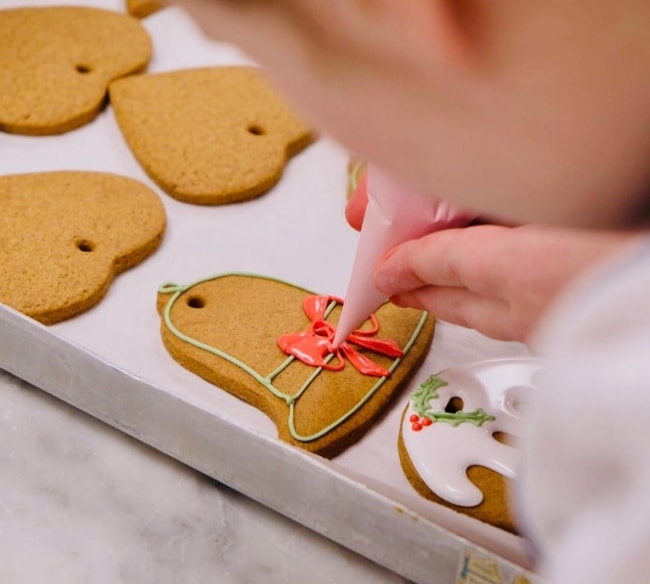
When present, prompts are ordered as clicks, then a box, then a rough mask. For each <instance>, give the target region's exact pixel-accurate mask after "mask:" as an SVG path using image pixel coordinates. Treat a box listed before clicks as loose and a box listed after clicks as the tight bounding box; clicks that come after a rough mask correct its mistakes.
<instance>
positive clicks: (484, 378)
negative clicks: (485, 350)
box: [401, 359, 541, 507]
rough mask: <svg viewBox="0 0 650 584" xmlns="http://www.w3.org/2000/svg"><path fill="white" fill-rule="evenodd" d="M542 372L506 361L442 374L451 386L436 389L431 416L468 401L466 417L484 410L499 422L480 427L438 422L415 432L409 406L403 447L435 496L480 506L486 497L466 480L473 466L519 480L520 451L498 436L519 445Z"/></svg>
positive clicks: (524, 362)
mask: <svg viewBox="0 0 650 584" xmlns="http://www.w3.org/2000/svg"><path fill="white" fill-rule="evenodd" d="M540 368H541V363H540V362H539V361H538V360H534V359H503V360H493V361H483V362H481V363H476V364H474V365H471V366H468V367H462V368H451V369H447V370H445V371H443V372H441V373H440V374H439V375H438V376H437V377H438V378H440V379H442V380H444V381H446V382H447V383H448V385H446V386H443V387H439V388H438V389H437V393H438V396H439V397H438V399H431V400H429V405H430V411H435V412H444V411H445V408H446V407H447V404H448V403H449V400H450V399H451V398H452V397H455V396H457V397H459V398H461V399H462V400H463V408H462V411H463V412H466V413H467V412H474V411H475V410H477V409H478V408H481V409H482V410H484V411H485V413H487V414H488V415H490V416H493V417H494V419H493V420H486V421H483V422H482V424H481V425H480V426H479V425H475V424H473V423H471V422H463V423H460V424H459V425H457V426H453V425H452V424H450V423H447V422H445V421H440V420H437V421H434V422H433V423H432V424H431V425H428V426H423V427H421V429H419V430H417V431H416V430H414V429H413V422H412V421H411V416H413V415H415V416H417V415H418V413H417V412H416V411H415V410H414V409H413V402H412V400H409V405H408V407H407V410H406V414H405V415H404V419H403V421H402V427H401V432H402V438H403V440H404V447H405V449H406V452H407V453H408V456H409V458H410V459H411V462H412V464H413V466H414V468H415V470H416V471H417V473H418V475H420V477H421V478H422V480H423V481H424V482H425V483H426V485H427V486H428V487H429V488H430V489H431V490H432V491H433V492H434V493H435V494H436V495H438V496H439V497H441V498H442V499H445V500H446V501H448V502H449V503H453V504H456V505H461V506H463V507H473V506H475V505H479V504H480V503H481V502H482V501H483V493H481V491H480V490H479V489H478V488H477V487H476V486H475V485H474V484H473V483H472V482H471V481H470V480H469V479H468V478H467V469H468V468H469V467H470V466H473V465H480V466H484V467H486V468H489V469H492V470H494V471H496V472H498V473H500V474H502V475H503V476H505V477H507V478H511V479H512V478H515V476H516V467H517V460H518V451H517V449H516V447H515V446H514V445H506V444H503V443H502V442H499V441H498V440H496V439H495V438H494V437H493V434H494V433H496V432H505V433H506V434H508V435H509V437H510V438H511V439H512V438H514V440H515V442H516V440H517V438H518V437H519V436H520V435H521V432H522V429H523V413H524V410H525V406H526V402H528V401H530V400H531V399H532V396H531V395H530V392H531V391H532V388H533V381H532V380H533V376H534V375H535V374H536V373H538V371H539V370H540ZM420 421H421V419H420ZM427 423H428V422H427ZM417 426H418V424H417V423H416V424H415V427H416V428H417Z"/></svg>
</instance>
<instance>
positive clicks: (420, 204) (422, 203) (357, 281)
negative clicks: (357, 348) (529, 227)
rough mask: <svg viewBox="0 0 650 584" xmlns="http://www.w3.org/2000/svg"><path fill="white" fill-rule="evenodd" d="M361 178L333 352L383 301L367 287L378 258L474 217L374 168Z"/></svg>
mask: <svg viewBox="0 0 650 584" xmlns="http://www.w3.org/2000/svg"><path fill="white" fill-rule="evenodd" d="M367 173H368V175H367V189H368V205H367V207H366V214H365V216H364V219H363V225H362V227H361V233H360V235H359V243H358V245H357V251H356V255H355V258H354V263H353V264H352V274H351V276H350V282H349V284H348V289H347V293H346V295H345V302H344V303H343V308H342V311H341V317H340V318H339V323H338V326H337V329H336V334H335V336H334V342H333V345H334V347H335V348H338V347H339V346H340V345H341V343H342V342H343V341H345V339H346V338H347V337H348V336H349V335H350V333H352V332H353V331H354V330H355V329H357V328H358V327H359V326H361V325H362V324H363V323H364V322H365V320H366V319H367V318H368V317H369V316H370V315H371V314H372V313H373V312H374V311H375V310H377V309H378V308H379V307H380V306H381V305H382V304H383V303H384V302H385V301H386V300H387V299H388V297H387V296H386V295H385V294H382V293H381V292H379V290H377V289H376V288H375V285H374V282H373V275H374V271H375V267H376V266H377V263H378V262H379V260H380V259H381V258H382V256H383V255H384V254H386V253H387V252H389V251H390V250H391V249H393V248H394V247H396V246H397V245H399V244H400V243H404V242H405V241H409V240H411V239H419V238H420V237H423V236H424V235H428V234H429V233H433V232H434V231H440V230H442V229H449V228H452V227H464V226H466V225H467V224H468V223H470V222H471V221H472V220H473V219H475V218H476V216H477V215H476V214H470V213H468V212H465V211H460V210H458V209H456V208H454V207H452V206H450V205H448V204H447V203H445V202H443V201H436V200H435V199H433V198H431V197H430V196H427V195H425V194H423V193H421V192H419V191H416V190H414V189H412V188H410V187H407V186H404V185H402V184H401V183H399V182H398V181H396V180H395V179H393V178H392V177H391V176H389V175H388V174H386V173H384V172H383V171H382V170H380V169H378V168H377V167H375V166H369V167H368V169H367Z"/></svg>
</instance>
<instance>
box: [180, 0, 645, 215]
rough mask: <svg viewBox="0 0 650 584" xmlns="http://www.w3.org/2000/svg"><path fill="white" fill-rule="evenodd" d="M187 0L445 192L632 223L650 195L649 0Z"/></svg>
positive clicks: (405, 173)
mask: <svg viewBox="0 0 650 584" xmlns="http://www.w3.org/2000/svg"><path fill="white" fill-rule="evenodd" d="M406 3H409V4H408V5H409V7H411V6H414V7H415V6H417V7H418V8H417V9H414V10H410V8H409V10H408V11H406V12H409V11H410V12H411V13H412V14H411V16H412V15H413V14H415V15H416V16H415V17H408V16H404V13H405V12H404V11H405V9H406V6H407V5H406ZM427 3H429V4H427ZM182 4H183V5H184V6H186V7H188V8H190V10H194V12H195V15H198V22H199V23H200V24H201V25H202V26H203V27H204V28H205V30H206V31H207V32H208V33H209V34H212V35H213V36H215V37H216V38H223V39H226V40H230V41H233V42H236V43H238V44H240V45H241V46H242V47H243V48H244V49H245V50H246V51H247V52H249V53H250V54H251V55H252V56H253V57H254V58H255V59H257V60H258V61H259V62H260V64H261V65H263V66H264V67H265V68H266V69H267V70H268V71H269V72H270V74H271V76H272V77H273V78H274V79H275V80H276V82H277V83H278V84H279V85H280V86H281V88H282V89H283V90H284V91H285V92H286V94H287V95H288V96H289V97H290V99H292V100H293V102H294V103H295V104H296V105H297V106H298V107H299V108H300V109H301V110H302V111H303V112H304V114H305V115H306V116H307V117H308V118H309V119H311V120H312V121H313V123H315V124H316V125H317V126H318V127H319V128H320V129H322V130H323V131H325V132H326V133H328V134H330V135H332V136H334V137H335V138H336V139H337V140H339V141H340V142H341V143H342V144H344V145H345V146H347V147H348V148H350V149H351V150H352V151H354V152H355V153H357V154H359V155H360V156H362V157H364V158H366V159H368V160H372V161H374V162H375V163H377V164H379V165H381V166H383V167H385V168H386V169H388V170H390V171H392V172H394V173H395V174H397V175H398V176H400V177H401V178H403V179H404V180H407V181H409V182H411V183H413V184H415V185H416V186H419V187H420V188H422V189H423V190H426V191H428V192H431V193H432V194H433V195H435V196H437V197H439V198H442V199H447V200H449V201H451V202H454V203H456V204H458V205H461V206H465V207H470V208H476V209H479V210H481V211H483V212H486V213H489V214H492V215H496V216H503V217H508V218H511V219H515V220H518V221H526V222H528V221H534V222H552V223H559V224H568V225H580V226H618V225H622V224H625V223H630V222H631V221H632V219H633V214H634V212H635V210H636V208H637V205H641V201H642V198H643V195H644V194H645V195H646V196H647V193H648V186H649V185H650V26H648V25H647V23H648V22H650V4H649V3H647V2H646V1H645V0H573V1H572V2H561V1H559V0H557V1H548V2H541V3H537V2H521V0H500V1H499V2H493V1H492V0H462V1H461V0H404V2H402V0H400V1H399V2H398V1H397V0H327V1H322V0H276V1H273V0H230V1H224V0H222V1H219V0H185V2H183V3H182ZM443 4H446V5H448V6H447V9H448V10H447V12H446V13H444V14H446V17H447V18H448V19H449V20H448V22H447V23H446V24H445V23H444V22H443V24H440V22H442V20H440V22H439V21H436V20H435V19H436V18H437V17H438V16H440V17H441V18H442V16H444V14H443V13H442V12H437V11H439V10H440V6H442V5H443ZM450 7H451V8H450ZM418 11H419V12H418ZM427 16H430V17H431V18H432V19H433V20H432V22H434V23H435V26H434V28H435V33H436V34H429V33H430V32H431V30H430V28H431V27H428V26H427V24H426V22H427V21H426V17H427ZM418 18H419V19H420V20H419V21H418ZM421 22H424V23H425V24H422V25H421V26H420V23H421ZM436 27H437V28H436ZM445 35H446V36H445ZM428 41H431V42H430V43H429V42H428Z"/></svg>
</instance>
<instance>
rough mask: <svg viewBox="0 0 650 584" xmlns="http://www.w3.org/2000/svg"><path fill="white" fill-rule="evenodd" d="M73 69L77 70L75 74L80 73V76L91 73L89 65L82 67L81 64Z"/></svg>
mask: <svg viewBox="0 0 650 584" xmlns="http://www.w3.org/2000/svg"><path fill="white" fill-rule="evenodd" d="M75 69H76V70H77V73H81V74H82V75H87V74H88V73H90V72H91V71H92V67H91V66H90V65H84V64H83V63H80V64H79V65H77V66H75Z"/></svg>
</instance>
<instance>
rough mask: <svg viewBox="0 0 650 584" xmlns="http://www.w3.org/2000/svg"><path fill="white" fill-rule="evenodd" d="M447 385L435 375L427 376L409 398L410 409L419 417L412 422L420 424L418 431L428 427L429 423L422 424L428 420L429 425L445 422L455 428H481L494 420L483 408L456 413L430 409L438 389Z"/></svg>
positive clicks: (436, 397) (437, 395) (437, 397)
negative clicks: (466, 426)
mask: <svg viewBox="0 0 650 584" xmlns="http://www.w3.org/2000/svg"><path fill="white" fill-rule="evenodd" d="M447 385H449V384H448V383H447V382H446V381H445V380H444V379H442V378H440V377H438V376H437V375H429V377H427V378H426V379H425V380H424V381H423V382H422V383H421V384H420V386H419V387H418V389H417V391H416V392H415V393H414V394H413V395H412V396H411V407H412V408H413V410H414V411H415V412H416V413H417V415H418V416H419V420H418V421H414V420H412V421H413V422H414V423H419V424H420V428H418V429H421V426H427V425H429V423H425V424H423V423H422V421H423V420H429V421H430V423H433V422H445V423H447V424H451V426H453V427H456V426H459V425H460V424H463V423H470V424H474V425H475V426H482V425H483V424H484V423H485V422H490V421H493V420H494V419H495V417H494V416H492V415H490V414H488V413H487V412H486V411H485V410H484V409H483V408H476V409H475V410H474V411H473V412H465V411H463V410H459V411H457V412H445V411H441V410H434V409H433V408H432V407H431V403H430V402H431V400H437V399H440V395H439V394H438V389H440V388H441V387H445V386H447Z"/></svg>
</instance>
